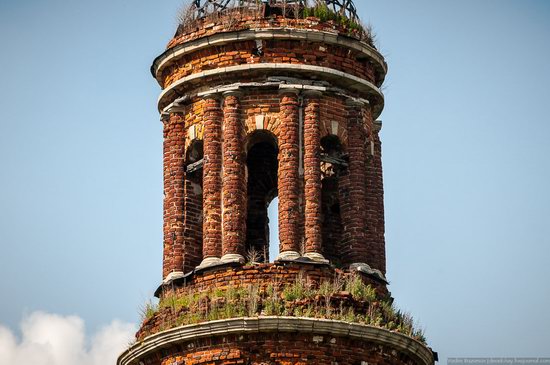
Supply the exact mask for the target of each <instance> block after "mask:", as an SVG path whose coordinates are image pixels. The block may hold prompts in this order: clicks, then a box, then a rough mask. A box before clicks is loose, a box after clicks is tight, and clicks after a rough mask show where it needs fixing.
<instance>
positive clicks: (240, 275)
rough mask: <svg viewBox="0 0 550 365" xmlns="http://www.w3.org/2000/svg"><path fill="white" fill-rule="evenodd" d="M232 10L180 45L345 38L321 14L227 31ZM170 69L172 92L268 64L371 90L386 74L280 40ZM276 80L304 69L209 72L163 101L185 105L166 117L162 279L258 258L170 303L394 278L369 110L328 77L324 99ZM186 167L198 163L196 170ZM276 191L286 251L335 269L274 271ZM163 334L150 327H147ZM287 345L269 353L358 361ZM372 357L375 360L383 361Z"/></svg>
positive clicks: (221, 354)
mask: <svg viewBox="0 0 550 365" xmlns="http://www.w3.org/2000/svg"><path fill="white" fill-rule="evenodd" d="M224 16H225V15H223V16H220V18H218V19H211V22H210V23H207V22H206V20H205V22H204V23H202V25H201V26H199V27H198V28H196V29H195V28H193V29H180V31H179V33H178V35H177V36H176V38H174V40H173V41H172V42H171V43H170V47H173V46H176V45H178V44H182V43H185V42H188V41H190V40H193V39H197V38H200V37H204V36H208V35H212V34H216V33H220V32H226V31H236V30H243V29H247V28H250V27H252V28H254V27H268V26H269V27H277V26H284V27H288V29H293V28H294V29H308V30H321V31H325V32H326V31H328V32H332V33H338V34H343V33H342V29H341V28H340V26H337V25H335V24H333V23H330V22H325V23H323V22H319V21H318V20H315V19H305V20H303V19H299V20H296V19H284V18H282V17H279V16H275V17H272V18H271V20H269V21H266V19H263V18H261V17H260V18H258V17H257V16H256V15H254V14H249V15H247V16H241V17H240V18H238V19H234V21H233V24H232V25H231V26H230V27H228V25H227V22H226V20H227V18H225V20H223V19H222V18H223V17H224ZM351 36H352V37H355V36H357V37H359V35H357V34H351ZM260 44H261V51H260V50H259V49H258V46H259V45H260ZM170 62H171V63H168V64H167V65H165V66H164V67H163V68H161V70H160V78H161V79H162V84H163V87H165V88H167V87H169V86H170V85H172V84H174V83H175V82H177V81H178V80H181V79H182V78H184V77H186V76H189V75H192V74H196V73H199V72H202V71H207V70H213V69H220V68H223V67H229V66H235V65H245V64H257V63H263V64H265V63H288V64H295V65H314V66H322V67H326V68H330V69H333V70H336V71H343V72H346V73H348V74H351V75H354V76H356V77H359V78H361V79H364V80H367V81H369V82H371V83H373V84H378V83H379V82H380V81H381V80H382V78H383V76H384V75H380V74H378V73H379V72H380V69H379V68H378V69H376V68H375V66H374V64H373V63H372V62H371V61H369V60H368V59H366V58H364V57H363V56H359V55H358V54H357V52H356V51H354V50H351V49H348V48H346V47H343V46H336V45H331V44H325V43H322V42H303V41H297V40H283V39H270V40H265V39H264V40H262V41H261V42H255V41H236V42H228V43H225V44H220V45H217V46H209V47H206V48H203V49H200V50H196V51H193V52H190V53H187V54H186V55H184V56H180V57H177V58H175V59H174V60H173V61H170ZM272 76H275V79H277V80H279V79H284V80H287V81H284V83H293V82H296V81H294V80H296V79H303V78H304V74H303V73H302V72H301V71H288V72H286V74H285V75H280V74H278V73H274V74H268V75H266V74H265V71H255V70H248V71H243V72H242V73H240V74H230V73H227V74H221V75H207V76H205V77H203V78H201V79H200V80H199V81H196V82H189V83H185V84H182V85H180V86H179V87H178V88H177V93H176V92H174V94H173V98H172V97H171V100H168V99H170V98H166V100H163V101H162V102H161V105H160V108H161V109H162V108H164V107H166V106H168V105H169V103H171V102H172V101H174V98H176V97H178V98H179V97H181V96H187V99H185V100H184V101H183V102H182V101H178V107H177V112H172V113H171V114H170V117H169V118H168V119H165V121H164V123H165V126H164V137H165V142H164V178H165V186H164V191H165V200H164V263H163V275H164V277H166V276H167V275H169V273H170V272H174V271H184V272H186V273H189V272H191V271H193V269H194V268H196V267H197V266H198V265H199V264H200V262H201V261H202V260H204V259H205V258H209V257H222V256H223V255H227V254H240V255H243V256H248V260H249V261H255V262H259V263H260V264H255V265H248V266H239V265H237V266H236V267H227V266H221V267H214V268H209V269H206V270H205V271H201V272H195V273H193V274H192V275H191V276H188V277H187V278H186V279H185V280H183V281H182V280H178V281H176V282H174V283H170V285H166V286H164V287H163V290H164V291H165V292H163V295H165V294H166V293H167V292H166V291H167V290H168V291H175V293H176V295H184V294H188V293H191V292H198V291H204V290H208V289H210V288H213V287H216V288H220V289H224V288H229V287H233V286H242V285H258V286H262V287H266V286H267V285H273V283H274V282H275V283H278V284H277V285H284V284H285V283H290V282H293V281H295V280H296V279H297V278H298V276H299V275H300V276H301V275H305V277H306V279H307V280H309V281H313V282H321V281H322V280H327V279H330V278H332V279H334V277H335V275H336V274H337V273H342V272H344V271H341V270H347V268H348V266H349V265H350V264H352V263H356V262H366V263H368V264H369V265H371V266H372V267H373V268H377V269H380V270H382V271H383V272H385V246H384V245H385V243H384V212H383V187H382V166H381V144H380V139H379V137H378V130H377V128H375V125H374V123H373V116H372V113H371V109H370V107H369V106H368V104H363V105H357V104H353V103H352V104H350V103H349V100H348V99H349V98H348V97H346V96H344V95H343V94H342V92H341V91H340V90H339V89H332V88H331V87H330V86H329V85H328V84H330V82H328V83H326V85H327V86H329V87H328V89H327V90H325V91H323V92H322V93H318V92H317V93H313V92H311V91H305V90H301V89H300V88H296V89H280V88H279V85H278V84H273V77H272ZM270 77H271V78H270ZM311 77H312V79H319V77H318V76H317V75H311ZM321 79H322V77H321ZM303 81H304V83H306V84H307V83H308V82H309V81H308V80H303ZM318 81H319V80H318ZM254 82H255V83H258V84H263V85H264V86H262V87H258V88H252V87H240V88H238V91H235V92H225V93H223V92H221V91H220V92H218V91H213V92H212V93H211V94H206V96H205V93H204V92H205V91H207V90H209V89H210V88H212V89H215V88H219V87H221V86H224V85H231V84H236V83H254ZM266 82H267V83H268V84H266ZM297 82H298V83H300V82H301V81H297ZM268 85H269V86H268ZM339 87H342V85H339ZM226 90H227V89H226ZM283 90H284V91H283ZM348 91H349V92H347V93H348V94H353V91H351V90H348ZM180 100H181V99H180ZM201 161H202V162H201ZM335 161H336V162H335ZM188 167H192V168H191V169H190V170H189V171H187V168H188ZM277 196H278V198H279V211H278V214H279V217H278V218H279V232H278V233H279V240H280V243H279V251H281V252H284V251H296V252H299V253H301V254H304V253H319V254H322V255H323V256H324V257H325V258H327V259H328V260H329V261H330V264H331V265H333V266H332V267H331V266H323V265H320V266H315V265H305V264H296V263H294V264H282V263H278V264H266V262H268V261H270V260H271V261H272V260H273V259H274V258H273V257H268V252H269V227H268V223H269V222H268V216H267V207H268V204H269V203H270V202H271V201H272V200H273V198H275V197H277ZM336 267H338V269H336ZM365 280H366V281H367V282H369V283H371V284H372V285H374V286H375V287H376V288H377V290H378V291H379V292H380V293H381V295H386V294H387V289H386V287H385V285H384V284H383V283H382V282H380V281H376V280H374V279H372V278H367V277H366V278H365ZM159 329H160V328H155V327H154V325H153V324H150V327H148V328H147V331H145V332H147V333H154V332H155V331H156V330H159ZM142 330H145V329H142ZM145 332H142V333H145ZM251 341H252V340H251ZM262 341H263V340H262ZM277 341H279V342H280V340H279V339H278V340H276V341H275V342H273V346H274V347H273V349H272V350H271V347H269V346H271V345H270V344H266V343H264V344H262V345H261V346H262V349H264V350H265V349H266V348H267V349H268V353H270V356H272V358H271V357H270V359H271V360H270V361H273V362H275V363H289V364H291V363H292V364H293V363H300V361H302V360H300V359H306V360H307V362H311V361H313V360H312V359H319V363H327V362H326V361H329V362H328V363H331V362H335V361H338V363H344V364H345V363H347V362H346V361H344V360H342V359H341V358H340V357H339V356H340V355H339V354H331V353H330V352H329V351H320V352H319V353H316V352H312V353H310V352H308V351H310V350H311V349H309V347H308V346H306V345H303V346H302V345H300V346H298V347H297V348H296V349H295V350H296V351H294V350H293V351H290V352H289V353H288V354H285V353H284V352H280V351H279V350H278V349H279V348H278V347H277V346H280V344H277V343H278V342H277ZM300 341H302V342H304V343H305V342H307V340H306V339H302V340H300ZM252 342H253V343H255V340H254V341H252ZM302 342H300V343H302ZM266 346H267V347H266ZM251 348H253V346H252V347H251ZM264 350H262V351H264ZM247 351H248V350H247ZM311 351H313V350H311ZM174 353H175V352H174ZM287 355H288V356H287ZM177 356H179V357H176V358H173V357H170V356H168V357H165V358H164V360H163V362H164V363H166V364H168V363H170V361H172V362H173V361H176V362H174V363H178V361H180V362H182V363H183V362H185V363H186V364H187V363H191V364H192V363H197V364H199V363H213V364H214V363H215V364H218V363H219V364H222V363H223V364H225V363H240V362H242V361H243V359H252V358H253V357H251V354H250V353H248V352H244V350H243V349H241V348H238V347H234V346H233V345H231V346H229V347H228V348H227V349H217V348H216V347H215V346H211V348H208V347H205V348H204V349H201V350H199V349H198V348H194V349H193V350H190V351H189V352H185V351H182V352H181V353H180V354H179V355H177ZM319 356H321V357H319ZM369 356H370V355H369ZM344 357H345V358H348V356H347V355H346V356H344ZM174 359H176V360H174ZM191 359H192V360H191ZM258 359H260V358H258ZM262 359H263V358H262ZM338 359H340V360H338ZM350 359H351V358H350ZM373 359H374V361H373V362H372V363H378V362H377V361H378V360H376V359H375V358H373ZM227 361H230V362H227ZM231 361H232V362H231ZM258 361H260V360H258ZM262 361H265V359H263V360H262ZM350 361H351V360H350ZM349 363H352V362H349ZM369 363H370V360H369ZM379 363H381V364H382V363H384V362H383V361H382V360H380V362H379Z"/></svg>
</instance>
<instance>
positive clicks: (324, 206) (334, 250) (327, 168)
mask: <svg viewBox="0 0 550 365" xmlns="http://www.w3.org/2000/svg"><path fill="white" fill-rule="evenodd" d="M347 167H348V159H347V156H346V155H345V153H344V151H343V147H342V143H341V141H340V139H339V138H338V137H337V136H334V135H328V136H325V137H323V138H322V139H321V176H322V177H321V179H322V180H321V184H322V188H321V189H322V190H321V211H322V236H323V253H324V254H325V258H326V259H328V260H330V261H331V262H333V263H334V264H336V265H338V264H341V263H342V262H341V258H342V257H343V253H344V252H343V249H344V247H343V245H342V240H343V235H342V233H343V229H344V226H343V224H342V215H341V203H342V202H341V197H342V194H345V191H344V190H345V189H346V188H347V187H346V186H345V184H342V182H341V177H342V176H345V175H346V174H347Z"/></svg>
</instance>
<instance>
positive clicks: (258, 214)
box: [246, 131, 278, 262]
mask: <svg viewBox="0 0 550 365" xmlns="http://www.w3.org/2000/svg"><path fill="white" fill-rule="evenodd" d="M277 155H278V149H277V140H276V138H275V136H273V134H271V133H270V132H267V131H257V132H254V133H253V134H252V135H251V136H250V138H249V141H248V157H247V162H246V163H247V169H248V183H247V189H248V204H247V221H246V242H247V256H248V257H247V260H248V261H249V262H269V261H270V251H271V252H276V251H275V250H274V249H270V232H269V231H270V230H269V225H270V224H269V216H268V207H269V206H270V203H271V202H272V201H274V198H275V197H276V196H277V171H278V159H277ZM271 211H272V212H273V207H272V209H271ZM271 218H272V219H273V218H274V217H271ZM275 233H276V234H278V231H277V232H275ZM271 241H273V240H271ZM271 244H272V245H273V244H277V245H278V242H272V243H271ZM277 251H278V247H277ZM271 259H273V258H271Z"/></svg>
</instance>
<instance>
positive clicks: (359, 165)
mask: <svg viewBox="0 0 550 365" xmlns="http://www.w3.org/2000/svg"><path fill="white" fill-rule="evenodd" d="M348 113H349V114H348V117H349V121H348V152H349V200H350V201H349V203H350V204H349V206H348V208H347V209H350V210H351V211H350V212H349V220H348V221H347V222H346V228H347V231H349V233H350V236H351V237H350V243H349V245H350V253H351V257H350V258H351V260H352V261H353V262H364V261H365V259H366V257H367V255H368V252H367V242H366V238H365V227H366V220H365V208H366V206H365V203H366V194H365V187H366V186H365V182H366V172H367V171H366V166H365V147H364V145H365V140H366V130H365V121H364V119H363V114H362V106H360V105H356V104H351V105H349V110H348Z"/></svg>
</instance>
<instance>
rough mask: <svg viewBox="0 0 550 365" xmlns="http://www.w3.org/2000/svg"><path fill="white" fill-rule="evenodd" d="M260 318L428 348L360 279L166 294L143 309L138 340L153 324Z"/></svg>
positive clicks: (407, 318) (409, 322)
mask: <svg viewBox="0 0 550 365" xmlns="http://www.w3.org/2000/svg"><path fill="white" fill-rule="evenodd" d="M257 316H294V317H307V318H325V319H333V320H339V321H345V322H350V323H359V324H366V325H371V326H375V327H380V328H385V329H388V330H390V331H395V332H399V333H402V334H405V335H407V336H410V337H412V338H415V339H417V340H419V341H421V342H423V343H426V339H425V337H424V334H423V331H422V330H421V329H418V328H417V327H416V326H415V323H414V321H413V319H412V317H411V316H410V315H409V314H408V313H406V312H402V311H400V310H397V309H396V308H395V307H394V306H393V304H392V303H390V302H389V301H388V300H381V299H379V298H377V295H376V293H375V290H374V289H373V288H372V287H371V286H370V285H366V284H364V283H363V281H362V280H361V278H360V277H359V276H357V275H352V276H349V277H345V278H344V277H339V278H337V279H335V280H334V281H324V282H322V283H321V284H319V285H312V284H311V283H308V282H307V280H304V279H303V278H301V277H299V278H297V280H296V281H295V282H293V283H291V284H288V285H285V286H280V285H278V283H276V282H273V283H269V284H268V285H267V286H266V287H264V288H261V287H259V286H258V285H249V286H246V287H228V288H226V289H223V290H222V289H210V290H207V291H203V292H200V293H192V294H186V295H179V296H176V295H172V294H171V295H167V296H165V297H164V298H163V299H162V300H161V301H160V302H159V304H158V305H156V306H155V305H153V304H152V303H148V304H147V305H146V306H145V309H144V310H142V317H143V320H144V321H145V322H144V328H145V330H144V332H142V333H141V334H140V335H139V337H141V338H143V337H145V336H146V335H148V334H149V333H147V329H146V328H147V324H148V323H154V326H153V328H154V330H155V331H158V330H165V329H169V328H173V327H177V326H181V325H187V324H194V323H200V322H204V321H213V320H218V319H228V318H239V317H257ZM153 328H151V329H153Z"/></svg>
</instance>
